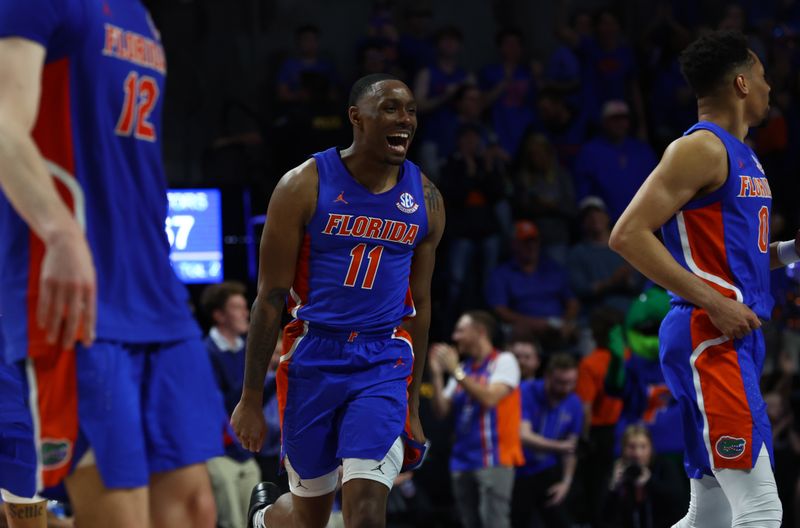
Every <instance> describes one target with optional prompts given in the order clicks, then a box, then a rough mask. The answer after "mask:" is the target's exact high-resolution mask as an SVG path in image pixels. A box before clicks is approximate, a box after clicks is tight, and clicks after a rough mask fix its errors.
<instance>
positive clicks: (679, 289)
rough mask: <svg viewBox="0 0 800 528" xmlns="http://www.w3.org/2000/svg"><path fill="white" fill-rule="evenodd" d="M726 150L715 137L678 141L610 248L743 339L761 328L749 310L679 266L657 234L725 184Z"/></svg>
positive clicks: (640, 194)
mask: <svg viewBox="0 0 800 528" xmlns="http://www.w3.org/2000/svg"><path fill="white" fill-rule="evenodd" d="M727 163H728V158H727V152H726V150H725V147H724V146H723V144H722V142H720V141H719V140H718V139H717V138H716V136H714V135H713V134H711V133H710V132H705V131H698V132H695V133H694V134H690V135H688V136H685V137H682V138H680V139H678V140H676V141H674V142H673V143H672V144H671V145H670V146H669V147H668V148H667V150H666V151H665V152H664V157H663V158H662V160H661V162H660V163H659V164H658V165H657V166H656V168H655V169H654V170H653V172H652V173H651V174H650V176H648V178H647V180H645V182H644V184H643V185H642V187H641V188H640V189H639V191H638V192H637V193H636V195H635V196H634V197H633V200H631V203H630V204H629V205H628V207H627V209H625V212H624V213H622V216H621V217H620V219H619V221H618V222H617V224H616V225H615V226H614V229H613V231H612V233H611V239H610V241H609V246H610V247H611V248H612V249H613V250H615V251H616V252H617V253H619V254H620V255H622V256H623V257H624V258H625V260H627V261H628V262H630V263H631V265H633V267H635V268H636V269H637V270H639V271H640V272H641V273H643V274H644V275H646V276H647V277H649V278H650V279H652V280H653V281H654V282H656V283H658V284H660V285H661V286H663V287H664V288H666V289H668V290H671V291H673V292H675V293H677V294H678V295H680V296H681V297H683V298H684V299H686V300H688V301H689V302H690V303H692V304H694V305H696V306H699V307H700V308H703V309H704V310H706V312H707V313H708V315H709V317H710V318H711V321H712V323H714V325H715V326H716V327H717V328H718V329H719V330H720V331H721V332H722V333H723V334H724V335H727V336H729V337H737V338H738V337H742V336H744V335H746V334H747V333H749V332H750V331H751V330H754V329H756V328H758V327H759V326H760V325H761V323H760V321H759V320H758V317H756V315H755V314H754V313H753V312H752V311H751V310H750V309H749V308H748V307H747V306H745V305H743V304H742V303H739V302H736V301H734V300H731V299H728V298H726V297H724V296H723V295H721V294H720V293H718V292H717V291H716V290H714V289H713V288H711V287H710V286H708V285H707V284H706V283H705V282H703V280H701V279H700V278H698V277H697V276H696V275H694V274H693V273H690V272H689V271H687V270H685V269H684V268H683V267H681V266H680V264H678V263H677V262H676V261H675V259H674V258H672V255H670V253H669V251H668V250H667V248H666V247H664V245H663V244H662V243H661V242H660V241H659V240H658V239H657V238H656V236H655V235H654V234H653V232H654V231H655V230H656V229H658V228H660V227H661V226H662V225H663V224H664V223H665V222H667V220H669V219H670V218H671V217H672V216H673V215H674V214H675V213H676V212H677V211H678V210H679V209H680V208H681V207H682V206H683V205H684V204H686V203H687V202H688V201H689V200H691V199H692V198H694V197H696V196H700V195H704V194H707V193H709V192H711V191H713V190H715V189H717V188H719V187H720V186H721V185H723V184H724V182H725V179H726V178H727V174H728V165H727Z"/></svg>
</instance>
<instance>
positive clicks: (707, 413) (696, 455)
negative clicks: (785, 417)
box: [659, 306, 774, 478]
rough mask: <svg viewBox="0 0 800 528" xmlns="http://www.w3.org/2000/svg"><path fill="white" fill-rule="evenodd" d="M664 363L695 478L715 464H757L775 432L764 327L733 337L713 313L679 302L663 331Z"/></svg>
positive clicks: (769, 448)
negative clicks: (766, 384)
mask: <svg viewBox="0 0 800 528" xmlns="http://www.w3.org/2000/svg"><path fill="white" fill-rule="evenodd" d="M659 342H660V359H661V368H662V370H663V372H664V378H665V380H666V382H667V385H668V386H669V389H670V391H671V392H672V394H673V396H675V398H676V399H677V400H678V403H679V405H680V410H681V418H682V422H683V434H684V443H685V449H686V452H685V466H686V472H687V474H688V475H689V477H691V478H702V476H703V475H712V470H713V469H744V470H749V469H752V468H753V467H754V466H755V463H756V461H757V460H758V453H759V452H760V450H761V446H762V445H764V446H765V447H766V449H767V451H768V452H769V455H770V459H771V460H773V461H774V458H773V454H772V433H771V426H770V423H769V418H768V416H767V410H766V404H765V403H764V398H763V397H762V396H761V391H760V386H759V381H760V378H761V369H762V368H763V365H764V354H765V351H764V338H763V335H762V333H761V331H760V330H757V331H755V332H751V333H750V334H748V335H747V336H745V337H744V338H742V339H728V338H727V337H725V336H723V335H722V334H721V332H720V331H719V330H717V328H716V327H715V326H714V325H713V324H712V323H711V319H710V318H709V317H708V314H707V313H706V312H705V311H704V310H702V309H699V308H695V307H691V306H674V307H673V308H672V309H671V310H670V312H669V313H668V314H667V317H666V318H665V319H664V321H663V323H662V324H661V330H660V332H659Z"/></svg>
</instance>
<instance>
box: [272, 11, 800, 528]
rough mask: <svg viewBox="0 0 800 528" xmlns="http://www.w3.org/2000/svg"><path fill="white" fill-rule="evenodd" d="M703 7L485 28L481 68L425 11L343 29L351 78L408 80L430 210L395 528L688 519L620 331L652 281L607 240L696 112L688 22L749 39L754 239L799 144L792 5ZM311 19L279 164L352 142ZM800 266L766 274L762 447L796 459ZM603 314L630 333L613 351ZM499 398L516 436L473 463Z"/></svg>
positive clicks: (788, 176) (785, 203)
mask: <svg viewBox="0 0 800 528" xmlns="http://www.w3.org/2000/svg"><path fill="white" fill-rule="evenodd" d="M713 7H714V6H711V7H709V6H708V5H706V3H704V2H697V3H695V2H681V1H659V2H655V3H653V5H652V10H651V11H650V13H649V14H650V16H649V17H647V19H646V20H645V21H644V25H643V26H642V27H638V28H636V31H635V32H634V31H632V30H631V28H627V29H628V31H626V30H625V28H623V25H622V18H621V17H620V15H619V13H616V12H614V11H613V10H610V9H599V10H597V11H591V12H590V11H581V10H578V11H574V12H572V13H570V14H569V16H565V17H563V18H562V19H560V20H558V21H556V23H555V24H554V31H555V33H556V35H557V37H558V45H557V46H556V47H555V48H554V49H553V50H552V52H551V53H549V54H548V55H546V56H539V57H534V56H532V55H531V54H529V53H528V51H527V50H526V38H525V36H526V35H525V33H524V32H523V31H521V30H520V29H519V28H511V27H508V28H503V29H501V30H500V31H498V32H497V35H496V38H495V44H496V59H495V60H494V61H493V62H491V63H489V64H487V65H485V66H483V67H481V68H476V69H474V70H472V69H470V68H468V67H467V66H465V62H466V61H464V57H463V51H462V50H463V43H464V39H465V38H468V37H465V35H464V34H463V33H462V31H461V30H460V29H459V28H458V27H455V26H448V25H445V26H442V27H439V28H434V27H433V16H432V12H431V11H430V10H429V9H426V8H413V7H411V8H408V9H402V6H399V7H398V6H392V5H390V4H388V3H385V2H379V3H376V5H375V8H374V10H373V13H372V14H371V16H370V19H369V25H368V28H367V31H366V34H365V35H364V36H363V37H362V38H358V39H355V47H356V50H357V51H356V54H355V56H356V58H357V62H358V71H357V76H360V75H363V74H367V73H374V72H389V73H392V74H394V75H396V76H398V77H399V78H400V79H402V80H404V81H405V82H406V83H407V84H408V85H409V86H410V87H411V88H412V90H413V91H414V94H415V96H416V99H417V102H418V116H419V129H418V131H417V134H416V137H415V139H414V144H413V148H412V152H411V154H410V156H409V158H410V159H412V160H413V161H415V162H416V163H418V164H420V165H421V167H422V168H423V170H424V172H425V173H426V174H427V175H428V176H429V177H430V178H431V179H432V180H433V181H434V182H435V183H436V184H437V185H438V186H439V188H440V190H441V192H442V195H443V197H444V199H445V202H446V207H447V214H448V224H447V229H446V232H445V240H444V243H443V245H442V248H441V250H440V253H439V259H438V261H437V272H436V280H435V284H434V300H435V310H434V327H433V329H432V333H433V337H432V342H434V343H436V342H439V344H437V345H434V346H433V347H432V349H431V356H430V360H429V372H428V376H429V379H428V383H426V385H425V386H424V391H423V392H424V394H426V395H427V398H426V400H425V401H424V402H423V405H429V406H430V408H429V409H428V411H426V415H425V416H424V419H425V424H424V425H425V426H426V430H430V435H431V437H432V438H433V439H434V448H433V451H432V453H431V460H430V461H429V462H428V464H427V465H426V466H424V467H423V468H422V469H421V470H420V471H419V472H418V473H417V474H415V475H414V476H413V478H409V479H407V480H405V481H404V482H403V484H402V485H401V486H398V488H397V490H396V491H395V492H393V497H394V498H395V499H396V500H395V502H392V503H390V518H391V519H393V521H394V522H395V524H396V525H397V526H425V525H426V524H425V522H427V523H429V524H430V525H431V526H455V525H457V523H458V522H460V523H461V525H463V526H467V527H472V526H503V525H502V524H498V522H499V521H497V520H496V519H499V518H504V516H507V518H508V520H509V522H510V523H511V524H510V525H513V526H515V527H523V526H524V527H526V528H527V527H528V526H531V522H534V523H536V522H539V524H538V526H670V525H671V523H673V522H675V521H676V520H677V519H678V518H680V517H681V516H682V515H683V514H684V513H685V510H686V507H687V504H688V483H687V481H686V477H685V474H684V473H683V469H682V460H681V449H682V446H681V437H680V434H678V432H676V429H675V424H676V423H678V426H679V422H677V420H678V418H677V408H676V407H675V406H674V405H673V403H674V399H672V398H671V395H670V394H669V391H668V390H667V389H666V386H665V385H664V381H663V377H662V376H661V374H660V369H659V367H658V361H657V357H654V356H653V349H652V346H656V347H657V338H656V337H655V336H656V335H657V324H656V325H655V328H639V327H638V326H636V325H634V326H632V327H630V328H627V327H625V324H626V319H627V317H626V314H628V312H629V310H630V309H631V307H632V305H634V304H635V303H636V301H637V300H638V299H639V298H640V296H642V295H644V296H645V298H647V297H648V296H649V295H650V296H651V295H660V294H659V293H657V292H656V293H655V294H653V293H652V292H651V291H650V290H648V288H650V287H651V286H652V285H651V284H648V282H647V281H646V280H645V278H644V277H642V276H641V275H639V274H638V273H636V272H635V271H634V270H633V269H632V268H631V267H630V266H629V265H627V264H626V263H625V262H624V261H623V260H622V259H621V258H620V257H619V256H618V255H617V254H616V253H614V252H613V251H612V250H610V249H609V248H608V237H609V234H610V230H611V228H612V227H613V223H614V222H615V221H616V219H617V218H618V217H619V216H620V214H621V213H622V211H623V210H624V208H625V207H626V205H627V204H628V202H629V201H630V199H631V198H632V197H633V195H634V194H635V192H636V191H637V189H638V188H639V186H640V185H641V184H642V182H643V181H644V180H645V178H646V177H647V176H648V174H649V173H650V171H651V170H652V169H653V168H654V167H655V165H656V163H657V160H658V158H659V157H660V155H661V153H662V152H663V149H664V148H665V147H666V146H667V145H668V143H669V142H670V141H672V140H673V139H675V138H677V137H679V136H680V135H681V134H682V133H683V132H684V131H685V130H686V129H687V128H689V127H690V126H691V125H692V124H693V123H694V122H695V121H696V106H695V99H694V96H693V94H692V93H691V91H690V90H689V88H688V86H687V85H686V83H685V81H684V80H683V78H682V76H681V74H680V69H679V66H678V55H679V53H680V51H681V50H682V49H683V47H685V46H686V45H687V44H688V43H689V42H690V41H691V40H692V39H693V38H695V37H696V36H698V35H700V34H702V32H704V31H708V30H711V29H715V28H727V29H736V30H740V31H743V32H745V33H746V34H747V35H748V38H749V40H750V42H751V46H752V49H753V50H754V51H755V52H756V53H757V54H758V55H759V57H760V59H761V60H762V62H763V63H764V64H765V67H766V70H767V72H768V77H769V81H770V83H771V85H772V97H771V101H772V109H771V111H770V114H769V117H768V118H767V121H766V123H765V124H764V125H763V126H761V127H759V128H757V129H754V130H752V131H751V134H750V135H749V137H748V141H749V142H750V143H751V144H752V146H753V148H754V149H755V151H756V152H757V154H758V156H759V158H760V160H761V163H762V164H763V166H764V169H765V171H766V173H767V174H768V176H769V177H770V185H771V188H772V189H773V198H774V209H773V222H772V230H771V236H772V237H773V238H774V239H782V238H787V234H788V235H789V236H790V235H792V234H793V229H795V228H796V226H797V225H798V219H799V217H798V214H797V213H798V211H797V209H796V208H793V207H792V206H791V199H790V198H789V196H792V195H794V194H793V193H794V191H795V190H796V188H797V185H796V183H795V181H797V178H796V174H797V171H798V168H800V167H798V163H797V157H796V156H792V155H791V152H792V151H793V148H792V147H793V146H794V145H797V144H798V140H800V106H798V102H800V98H799V97H798V96H800V76H799V75H798V74H797V71H796V66H797V65H798V64H800V47H798V46H797V38H796V37H797V35H798V31H800V4H798V3H796V2H791V1H773V2H751V1H746V0H743V1H741V2H729V3H726V4H725V3H723V4H720V5H718V6H716V10H715V9H714V8H713ZM323 31H324V28H323V27H316V26H313V25H308V26H303V27H301V28H299V29H298V30H297V33H296V50H295V54H294V55H293V56H292V57H290V58H287V59H286V60H285V62H283V64H282V65H280V67H279V69H278V71H277V89H276V93H275V98H276V100H275V104H276V113H277V114H278V115H280V116H282V117H281V119H279V120H278V122H280V126H281V127H282V128H281V140H280V142H281V145H285V146H286V147H287V148H285V149H283V148H282V149H280V152H279V153H278V149H275V151H276V153H278V155H277V158H276V160H275V164H276V166H277V167H278V171H277V173H280V172H282V171H283V170H286V169H288V168H290V167H292V166H294V165H295V164H297V163H299V162H300V161H302V160H303V159H304V158H305V157H306V156H307V155H308V154H309V153H310V152H311V151H314V150H315V149H316V150H319V149H322V148H325V147H327V146H329V145H330V144H339V145H342V146H345V144H346V142H347V138H348V137H349V136H348V133H349V124H348V123H347V122H346V119H344V115H343V113H342V111H341V108H342V107H343V105H342V103H341V101H342V100H343V97H344V96H345V95H346V94H345V92H346V90H347V87H348V85H349V83H348V82H347V80H345V79H342V78H341V77H340V76H339V74H338V73H337V71H336V68H335V67H334V66H333V62H331V61H328V60H327V59H326V58H325V54H324V53H323V51H322V50H321V49H320V46H319V37H320V35H321V32H323ZM633 35H635V39H634V37H633ZM798 279H800V276H798V275H797V274H796V273H795V271H794V270H792V269H790V270H789V271H788V272H787V271H779V272H776V273H775V274H774V277H773V284H774V286H773V290H774V294H775V298H776V308H775V318H774V320H773V321H772V322H771V323H770V324H769V325H768V326H767V328H766V335H767V341H768V347H769V353H768V356H769V357H768V360H767V366H766V369H765V373H766V374H765V377H764V390H765V392H766V394H767V396H766V399H767V402H768V404H769V406H770V416H771V417H772V418H773V424H774V427H775V431H774V433H775V441H776V452H777V457H778V458H780V459H785V460H791V461H792V462H796V461H797V460H798V457H800V441H799V440H800V436H798V435H799V434H800V425H797V423H796V422H795V420H794V416H795V414H796V413H797V412H800V391H799V390H798V389H800V384H798V377H797V371H798V360H799V359H800V339H798V335H800V309H798V303H797V302H796V299H797V298H798V295H800V287H798ZM661 294H663V292H661ZM476 314H477V315H476ZM489 314H491V315H489ZM495 320H496V321H497V323H498V329H497V331H496V332H494V331H493V330H492V329H493V327H494V323H492V322H489V321H495ZM615 325H622V326H623V327H625V328H626V330H625V332H626V333H625V338H623V341H624V342H625V345H623V348H625V352H624V353H621V352H620V353H617V354H616V355H615V353H614V352H612V351H611V349H613V348H614V347H613V346H612V345H613V343H611V342H610V341H613V340H614V335H615V334H614V332H613V331H612V329H613V328H614V327H615ZM651 326H652V325H651ZM633 334H635V335H633ZM632 335H633V337H631V336H632ZM628 339H634V343H635V346H633V347H631V346H630V343H628V341H627V340H628ZM653 339H656V344H655V345H653V342H652V340H653ZM472 341H474V342H472ZM445 342H451V343H453V345H445V344H443V343H445ZM465 343H467V344H465ZM493 343H494V345H500V346H498V347H497V348H495V346H494V345H493ZM631 348H634V349H636V350H634V352H633V353H632V352H631ZM656 349H657V348H656ZM503 350H509V351H511V352H513V356H512V355H511V354H506V353H504V352H503ZM459 354H460V356H461V361H462V363H460V362H459V359H458V358H459ZM514 357H516V358H517V361H516V362H513V363H512V361H511V359H513V358H514ZM539 365H541V368H540V367H539ZM609 372H610V373H611V375H609ZM462 376H466V378H467V379H469V378H470V377H476V378H477V379H482V380H483V386H482V388H480V387H478V388H474V387H472V389H475V390H471V387H470V385H469V384H470V382H469V381H467V382H460V381H458V382H457V381H456V379H457V377H462ZM612 378H615V379H612ZM493 386H494V387H495V389H496V390H494V391H493V390H492V387H493ZM508 398H512V399H514V398H517V400H516V403H515V404H516V405H518V406H519V407H520V409H521V423H520V424H518V425H519V427H517V428H516V431H515V432H513V434H516V435H517V436H516V437H515V438H512V439H511V440H509V439H508V438H499V437H494V438H490V440H491V441H492V442H495V443H496V445H495V447H494V448H495V451H494V452H493V453H489V454H487V453H483V455H485V456H483V455H481V451H480V449H478V450H477V451H475V450H474V449H473V448H474V445H473V446H472V447H470V444H474V443H475V442H480V436H479V433H480V431H478V429H474V428H476V427H479V426H480V427H484V426H486V427H495V434H497V431H496V428H498V427H500V429H503V428H505V429H507V431H506V433H507V434H508V432H509V431H512V430H514V429H515V428H514V427H507V426H506V425H502V424H501V422H502V419H501V417H503V416H505V415H506V414H508V413H507V410H506V409H505V408H504V405H506V403H503V402H507V399H508ZM509 405H510V403H509ZM478 416H480V417H481V419H483V420H486V422H485V423H484V424H483V425H481V424H478V422H476V421H475V420H477V418H476V417H478ZM798 423H800V422H798ZM498 424H501V425H498ZM626 426H628V427H627V428H625V427H626ZM505 429H504V430H505ZM678 430H679V427H678ZM481 431H483V430H482V429H481ZM508 442H511V443H510V444H508ZM514 446H516V447H514ZM479 447H480V445H479ZM484 448H485V445H484V446H483V448H481V449H484ZM517 449H521V452H519V453H518V452H517ZM490 455H491V456H490ZM520 455H521V456H520ZM492 456H493V457H494V460H493V459H492ZM476 457H477V458H476ZM486 457H488V458H486ZM522 459H524V460H525V462H521V460H522ZM513 467H516V469H512V468H513ZM786 467H789V466H788V465H785V466H779V467H778V474H777V479H778V482H779V488H780V490H781V498H782V500H783V501H784V512H785V518H786V523H787V524H785V525H786V526H790V525H792V524H791V523H793V522H794V520H793V519H794V518H795V511H794V510H795V506H794V504H795V503H797V502H798V497H800V488H798V486H797V480H798V475H797V471H796V469H793V470H787V469H783V468H786ZM792 467H796V466H792ZM509 475H512V476H511V477H509ZM498 512H499V513H498ZM419 519H425V521H424V522H423V523H422V524H419V523H420V521H419ZM486 519H495V520H494V521H491V522H490V521H487V520H486Z"/></svg>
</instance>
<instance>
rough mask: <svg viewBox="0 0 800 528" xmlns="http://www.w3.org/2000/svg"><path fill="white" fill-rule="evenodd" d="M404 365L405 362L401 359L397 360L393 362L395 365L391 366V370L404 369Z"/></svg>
mask: <svg viewBox="0 0 800 528" xmlns="http://www.w3.org/2000/svg"><path fill="white" fill-rule="evenodd" d="M405 364H406V363H405V361H403V360H402V359H398V360H397V361H396V362H395V364H394V366H393V367H392V368H397V367H404V366H405Z"/></svg>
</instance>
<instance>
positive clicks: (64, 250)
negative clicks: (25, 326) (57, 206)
mask: <svg viewBox="0 0 800 528" xmlns="http://www.w3.org/2000/svg"><path fill="white" fill-rule="evenodd" d="M96 314H97V278H96V275H95V270H94V264H93V263H92V254H91V252H90V250H89V245H88V243H87V242H86V237H84V235H83V233H81V232H80V230H79V229H78V228H77V224H76V225H75V229H66V230H64V231H60V232H59V233H57V234H54V235H53V236H51V237H50V238H49V239H48V240H46V241H45V252H44V259H43V260H42V271H41V275H40V277H39V302H38V305H37V307H36V318H37V322H38V324H39V327H40V328H42V329H43V330H44V331H45V332H46V334H47V342H48V343H50V344H52V345H55V344H58V345H59V346H60V347H61V348H63V349H69V348H72V347H73V346H74V345H75V342H76V341H78V340H80V342H81V343H83V344H84V345H86V346H89V345H91V344H92V342H93V341H94V336H95V321H96V319H97V317H96Z"/></svg>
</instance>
